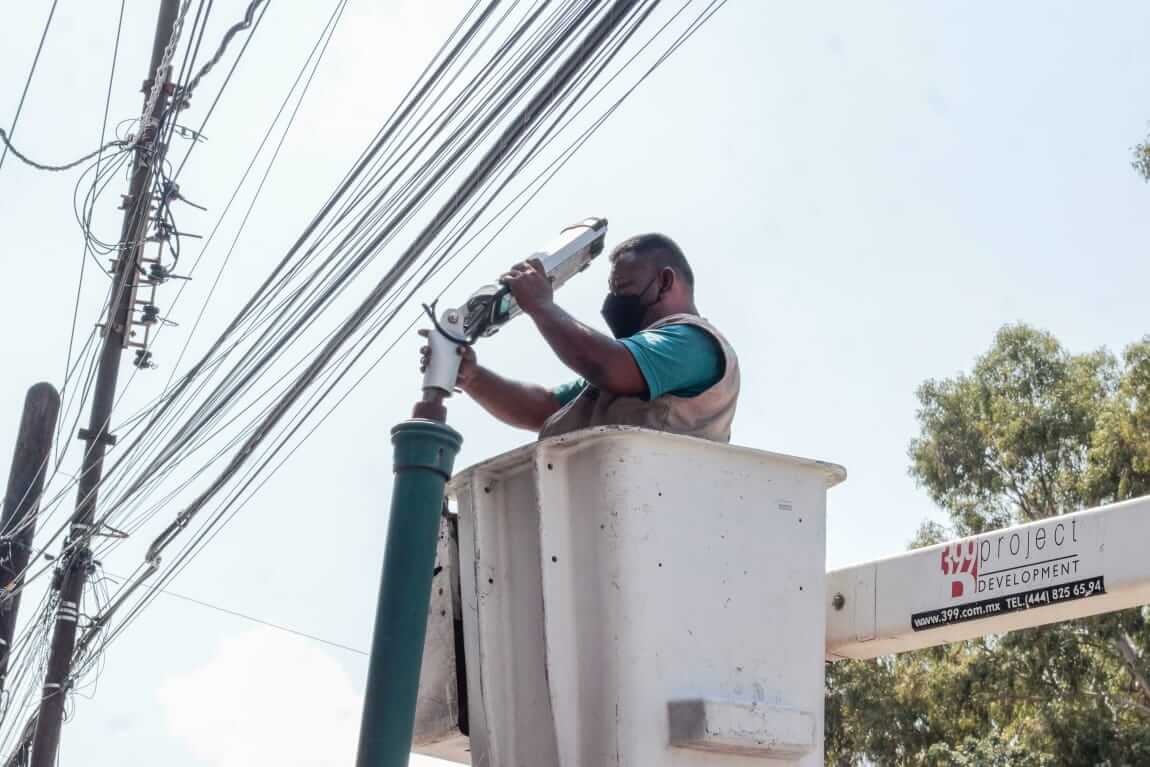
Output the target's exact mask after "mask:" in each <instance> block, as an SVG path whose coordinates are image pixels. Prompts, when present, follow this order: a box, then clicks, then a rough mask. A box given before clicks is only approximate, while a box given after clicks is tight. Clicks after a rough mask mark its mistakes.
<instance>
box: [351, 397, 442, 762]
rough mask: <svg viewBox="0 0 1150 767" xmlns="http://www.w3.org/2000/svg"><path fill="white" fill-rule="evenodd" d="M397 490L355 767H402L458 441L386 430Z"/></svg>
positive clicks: (430, 428)
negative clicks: (446, 490)
mask: <svg viewBox="0 0 1150 767" xmlns="http://www.w3.org/2000/svg"><path fill="white" fill-rule="evenodd" d="M391 441H392V444H393V445H395V485H394V487H393V488H392V491H391V517H390V519H389V520H388V523H387V546H386V548H385V549H384V554H383V578H382V581H381V582H380V587H379V603H378V606H377V607H376V613H375V632H374V634H373V636H372V643H371V661H370V664H369V666H368V671H367V693H366V695H365V698H364V702H363V720H362V722H361V724H360V731H359V757H358V759H357V761H356V764H357V765H358V767H406V765H407V761H408V757H409V756H410V754H411V735H412V729H413V728H414V726H415V703H416V696H417V695H418V693H419V667H420V663H421V662H422V660H423V640H424V635H425V634H426V633H427V609H428V605H429V604H430V601H431V579H432V576H433V574H434V572H433V571H434V568H435V547H436V540H437V537H438V535H439V516H440V512H441V511H442V509H443V493H444V485H445V484H446V483H447V480H448V479H450V478H451V469H452V465H453V464H454V462H455V456H456V454H458V452H459V447H460V445H461V444H462V443H463V438H462V437H461V436H460V435H459V433H458V432H456V431H455V430H454V429H452V428H450V427H449V426H447V425H445V424H443V423H437V422H436V421H432V420H425V419H419V418H416V419H412V420H410V421H404V422H403V423H401V424H399V425H398V426H396V427H395V428H394V429H392V430H391Z"/></svg>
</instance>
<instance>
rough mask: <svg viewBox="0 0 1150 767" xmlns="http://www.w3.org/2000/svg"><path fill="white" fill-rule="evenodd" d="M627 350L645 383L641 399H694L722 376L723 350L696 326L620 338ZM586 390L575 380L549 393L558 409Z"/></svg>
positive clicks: (583, 385)
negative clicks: (553, 397)
mask: <svg viewBox="0 0 1150 767" xmlns="http://www.w3.org/2000/svg"><path fill="white" fill-rule="evenodd" d="M620 343H622V344H623V345H624V346H626V347H627V351H629V352H631V356H632V357H633V358H634V359H635V364H636V365H638V366H639V372H641V373H642V374H643V380H645V381H646V382H647V394H646V396H645V397H644V399H658V398H659V397H662V396H663V395H664V394H673V395H675V396H676V397H695V396H698V395H700V394H702V393H703V392H705V391H706V390H707V389H710V388H711V387H712V386H714V385H715V384H717V383H718V382H719V379H720V378H722V377H723V368H724V367H725V363H724V361H723V350H722V348H720V346H719V342H718V341H716V340H715V339H714V338H713V337H712V336H711V334H710V333H708V332H707V331H705V330H703V329H702V328H699V327H696V326H695V325H664V326H663V327H660V328H652V329H650V330H642V331H640V332H638V333H636V334H635V335H633V336H630V337H629V338H622V339H620ZM585 388H587V382H586V381H584V380H583V379H582V378H578V379H576V380H574V381H570V382H569V383H565V384H563V385H561V386H557V387H555V388H554V389H552V390H551V393H552V394H554V395H555V398H556V399H557V400H559V404H560V406H562V405H566V404H567V403H568V402H570V401H571V400H573V399H575V398H576V397H577V396H579V393H580V392H582V391H583V390H584V389H585Z"/></svg>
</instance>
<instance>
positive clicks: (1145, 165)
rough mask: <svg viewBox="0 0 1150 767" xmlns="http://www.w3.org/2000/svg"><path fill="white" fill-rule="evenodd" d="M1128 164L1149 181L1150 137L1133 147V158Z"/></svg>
mask: <svg viewBox="0 0 1150 767" xmlns="http://www.w3.org/2000/svg"><path fill="white" fill-rule="evenodd" d="M1130 165H1131V166H1132V167H1133V168H1134V170H1136V171H1138V173H1139V175H1141V176H1142V178H1144V179H1146V180H1147V181H1150V139H1146V140H1145V141H1143V142H1142V143H1141V144H1139V145H1138V146H1136V147H1134V159H1132V160H1131V161H1130Z"/></svg>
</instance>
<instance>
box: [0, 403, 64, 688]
mask: <svg viewBox="0 0 1150 767" xmlns="http://www.w3.org/2000/svg"><path fill="white" fill-rule="evenodd" d="M59 413H60V394H59V392H57V391H56V387H54V386H52V384H50V383H38V384H36V385H35V386H33V387H32V388H31V389H29V390H28V394H27V396H26V397H25V398H24V415H23V417H21V419H20V434H19V435H18V436H17V437H16V448H15V450H13V453H12V470H11V472H10V473H9V474H8V491H7V492H6V493H5V494H4V514H3V516H2V517H0V694H3V692H4V681H5V679H6V678H7V676H8V659H9V655H10V653H11V652H12V635H13V634H14V633H15V631H16V617H17V613H18V612H19V610H20V586H21V585H22V584H23V582H24V569H25V568H26V567H27V566H28V556H29V554H30V553H31V549H32V536H33V535H34V534H35V532H36V512H37V511H38V510H39V507H40V494H41V493H42V492H43V491H44V479H45V477H46V476H47V474H48V460H49V458H50V457H51V452H52V432H53V431H55V429H56V417H57V416H58V415H59Z"/></svg>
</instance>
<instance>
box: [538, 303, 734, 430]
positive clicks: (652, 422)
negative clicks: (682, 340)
mask: <svg viewBox="0 0 1150 767" xmlns="http://www.w3.org/2000/svg"><path fill="white" fill-rule="evenodd" d="M664 325H694V326H695V327H698V328H702V329H703V330H705V331H706V332H707V333H709V334H710V335H711V337H713V338H714V339H715V340H716V341H718V342H719V346H721V347H722V349H723V362H724V363H725V365H724V369H723V377H722V378H720V379H719V381H718V382H717V383H716V384H715V385H714V386H712V387H711V388H709V389H707V390H706V391H704V392H703V393H702V394H699V395H697V396H694V397H676V396H674V395H672V394H664V395H663V396H661V397H659V398H658V399H655V400H651V401H647V400H644V399H643V398H641V397H628V396H620V395H615V394H611V393H609V392H605V391H603V390H601V389H597V388H595V387H593V386H591V385H590V384H588V385H587V387H586V388H584V389H583V391H582V392H580V393H579V396H577V397H576V398H575V399H573V400H571V401H570V402H568V403H567V405H566V406H564V407H563V408H562V409H560V410H559V412H557V413H555V415H553V416H551V417H550V418H548V419H547V421H546V423H544V424H543V429H542V430H541V431H540V432H539V438H540V439H542V438H544V437H554V436H555V435H557V434H566V433H567V432H571V431H576V430H578V429H585V428H588V427H591V426H607V425H622V426H642V427H645V428H648V429H656V430H658V431H668V432H672V433H674V434H686V435H688V436H692V437H702V438H703V439H709V440H713V441H715V442H730V441H731V422H732V421H733V420H734V419H735V405H736V404H737V403H738V399H739V359H738V357H736V356H735V350H734V349H732V348H731V345H730V344H729V343H728V342H727V339H726V338H724V337H723V334H722V333H720V332H719V331H718V330H716V329H715V327H714V326H713V325H711V323H709V322H707V321H706V320H705V319H703V318H702V317H696V316H695V315H693V314H672V315H671V316H669V317H664V318H663V319H661V320H659V321H658V322H656V323H654V324H652V325H650V326H649V327H648V328H645V329H647V330H649V329H651V328H658V327H662V326H664Z"/></svg>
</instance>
